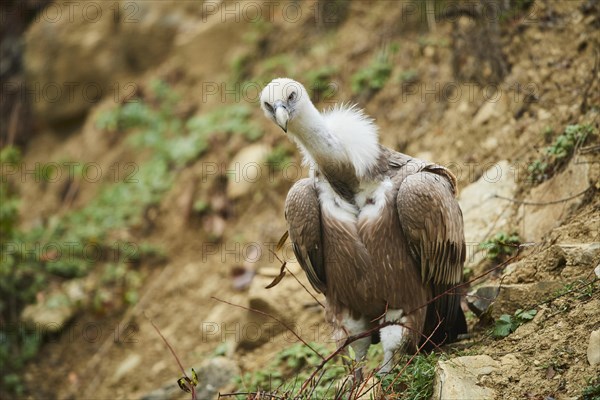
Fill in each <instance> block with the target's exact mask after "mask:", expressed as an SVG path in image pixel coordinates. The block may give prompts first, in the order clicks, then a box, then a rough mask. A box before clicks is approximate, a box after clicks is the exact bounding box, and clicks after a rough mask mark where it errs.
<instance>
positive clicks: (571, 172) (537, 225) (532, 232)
mask: <svg viewBox="0 0 600 400" xmlns="http://www.w3.org/2000/svg"><path fill="white" fill-rule="evenodd" d="M589 170H590V164H588V163H583V162H581V163H578V162H577V160H572V161H571V162H570V163H569V165H568V166H567V168H566V169H565V170H564V171H562V172H561V173H559V174H558V175H556V176H554V177H552V178H551V179H550V180H548V181H546V182H543V183H541V184H540V185H538V186H536V187H535V188H533V189H531V191H530V193H529V195H528V196H526V197H525V199H524V201H525V202H527V203H543V204H541V205H529V204H523V205H521V206H520V207H519V219H520V231H521V232H520V236H521V238H523V239H524V240H525V241H528V242H536V241H540V240H542V238H543V237H544V235H546V234H547V233H548V232H550V231H551V230H552V229H553V228H556V227H558V226H560V225H561V224H562V222H563V220H564V218H565V217H566V216H567V215H568V214H569V212H570V211H571V210H573V209H574V208H576V207H578V206H579V205H580V204H581V202H582V201H583V200H584V198H585V196H583V195H580V196H576V195H578V194H580V193H582V192H583V191H584V190H585V189H587V188H588V187H589V186H590V183H589V172H590V171H589ZM573 196H576V197H574V198H571V197H573ZM563 199H569V200H565V201H561V200H563ZM553 202H556V203H555V204H553Z"/></svg>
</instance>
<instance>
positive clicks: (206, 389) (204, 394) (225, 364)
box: [140, 357, 241, 400]
mask: <svg viewBox="0 0 600 400" xmlns="http://www.w3.org/2000/svg"><path fill="white" fill-rule="evenodd" d="M194 370H195V371H196V374H197V375H198V385H197V386H196V394H197V396H196V397H197V398H198V399H203V400H205V399H206V400H208V399H217V398H218V395H219V391H220V390H222V389H223V388H226V387H227V386H228V385H229V384H230V383H231V381H232V380H233V378H235V377H236V376H239V375H240V374H241V371H240V368H239V367H238V365H237V364H236V363H235V362H234V361H232V360H230V359H227V358H225V357H217V358H213V359H210V360H207V361H205V362H204V363H203V364H202V365H200V366H199V367H197V368H194ZM186 373H187V376H188V377H191V375H192V371H191V369H190V370H188V371H186ZM182 393H183V392H182V391H181V389H180V388H179V386H178V385H177V383H176V382H173V381H172V380H170V381H169V382H166V383H165V384H164V385H163V386H162V387H160V388H159V389H156V390H153V391H152V392H150V393H147V394H145V395H143V396H141V397H140V400H170V399H179V398H181V394H182Z"/></svg>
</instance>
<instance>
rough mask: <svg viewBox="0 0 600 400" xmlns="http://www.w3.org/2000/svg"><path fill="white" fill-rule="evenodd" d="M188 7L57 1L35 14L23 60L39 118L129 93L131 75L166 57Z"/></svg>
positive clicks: (74, 113) (131, 0) (63, 115)
mask: <svg viewBox="0 0 600 400" xmlns="http://www.w3.org/2000/svg"><path fill="white" fill-rule="evenodd" d="M184 3H185V2H184ZM187 8H188V7H187V6H186V5H185V4H182V5H178V2H174V1H158V2H156V1H142V0H121V1H112V2H102V1H101V2H92V1H84V2H72V3H71V4H70V5H69V4H67V3H65V2H58V3H54V5H51V6H48V7H47V8H46V9H45V10H43V11H41V13H40V16H39V17H36V18H35V20H34V22H33V23H32V24H31V26H30V27H29V29H28V31H27V33H26V35H25V52H24V56H23V57H24V67H25V72H26V76H27V86H28V90H29V91H30V92H31V93H34V95H32V96H35V98H34V99H33V100H34V101H32V102H31V103H32V104H33V106H34V110H35V112H36V114H37V116H38V117H40V118H41V119H43V120H46V121H49V122H53V121H60V120H65V119H69V118H76V117H79V116H81V115H83V114H84V113H85V112H86V111H87V110H88V109H90V108H91V107H92V106H93V105H94V104H95V103H97V102H98V101H99V100H100V99H101V98H103V97H112V96H114V97H115V98H118V95H123V94H124V93H127V94H131V93H132V91H133V89H135V85H136V84H135V83H134V82H133V81H132V79H129V78H131V77H134V76H135V77H137V76H139V73H140V72H142V71H143V70H145V69H147V68H149V67H151V66H155V65H158V63H160V62H162V61H163V60H165V59H166V57H167V55H168V54H169V50H170V48H171V47H172V44H173V42H174V38H175V34H176V32H177V29H178V28H179V26H181V25H183V24H182V21H183V19H184V17H186V10H187ZM107 38H110V40H107ZM115 101H116V100H115ZM116 102H117V101H116Z"/></svg>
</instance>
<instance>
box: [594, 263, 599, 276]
mask: <svg viewBox="0 0 600 400" xmlns="http://www.w3.org/2000/svg"><path fill="white" fill-rule="evenodd" d="M594 273H595V274H596V277H597V278H600V264H598V265H597V266H596V268H594Z"/></svg>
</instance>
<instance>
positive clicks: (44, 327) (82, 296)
mask: <svg viewBox="0 0 600 400" xmlns="http://www.w3.org/2000/svg"><path fill="white" fill-rule="evenodd" d="M87 300H88V297H87V296H86V293H85V281H84V280H83V279H72V280H70V281H67V282H65V283H63V284H62V285H61V286H60V287H59V288H58V289H54V290H52V291H50V292H49V293H46V294H44V296H43V300H42V301H41V302H38V303H34V304H29V305H27V306H26V307H25V308H24V309H23V311H22V312H21V321H22V322H23V323H25V324H26V325H28V326H30V327H33V328H35V329H38V330H39V331H40V332H41V333H42V334H48V333H53V332H60V331H61V330H62V329H63V328H64V327H65V326H66V324H67V323H68V322H69V321H70V320H71V319H72V318H73V317H74V316H75V314H76V313H77V311H78V310H79V308H80V307H81V306H83V305H84V304H85V302H86V301H87Z"/></svg>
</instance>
